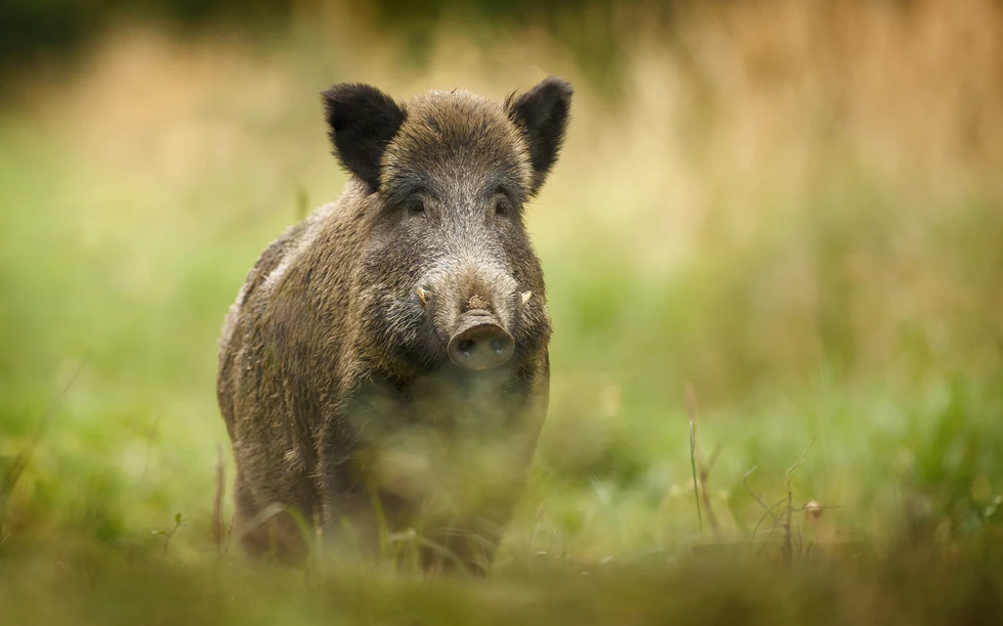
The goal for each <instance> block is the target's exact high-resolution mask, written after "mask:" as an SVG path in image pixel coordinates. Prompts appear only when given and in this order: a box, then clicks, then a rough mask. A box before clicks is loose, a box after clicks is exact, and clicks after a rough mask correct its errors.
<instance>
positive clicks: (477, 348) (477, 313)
mask: <svg viewBox="0 0 1003 626" xmlns="http://www.w3.org/2000/svg"><path fill="white" fill-rule="evenodd" d="M447 351H448V353H449V359H450V360H451V361H452V362H453V363H455V364H457V365H459V366H460V367H464V368H467V369H471V370H487V369H491V368H493V367H498V366H499V365H502V364H504V363H506V362H507V361H508V360H509V359H510V358H512V353H513V352H514V351H515V340H514V339H512V335H510V334H509V333H508V331H506V330H505V329H504V328H502V326H501V324H500V323H499V322H498V318H497V317H495V316H494V315H492V314H491V313H489V312H487V311H485V310H483V309H475V310H472V311H467V312H466V313H464V314H463V315H461V316H460V318H459V320H458V324H457V328H456V332H455V333H453V336H452V338H450V340H449V347H448V348H447Z"/></svg>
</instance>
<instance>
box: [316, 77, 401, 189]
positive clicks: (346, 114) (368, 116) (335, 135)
mask: <svg viewBox="0 0 1003 626" xmlns="http://www.w3.org/2000/svg"><path fill="white" fill-rule="evenodd" d="M321 99H322V100H323V102H324V113H325V118H326V119H327V126H328V131H329V133H330V137H331V143H332V144H334V152H335V154H336V155H337V157H338V159H339V160H340V161H341V164H342V165H344V166H345V168H346V169H348V170H349V171H350V172H352V173H353V174H355V175H356V176H358V177H359V178H361V179H362V180H364V181H365V182H366V183H368V184H369V187H370V188H371V189H373V190H375V189H377V188H378V187H379V186H380V160H381V159H382V158H383V151H384V150H386V148H387V144H388V143H390V140H391V139H393V137H394V135H396V134H397V131H398V130H399V129H400V127H401V124H403V123H404V112H403V111H402V110H401V108H400V107H399V106H397V103H396V102H394V100H393V98H391V97H390V96H388V95H387V94H385V93H383V92H382V91H380V90H379V89H377V88H375V87H371V86H369V85H362V84H349V83H339V84H337V85H334V86H333V87H331V88H330V89H328V90H327V91H325V92H323V93H322V94H321Z"/></svg>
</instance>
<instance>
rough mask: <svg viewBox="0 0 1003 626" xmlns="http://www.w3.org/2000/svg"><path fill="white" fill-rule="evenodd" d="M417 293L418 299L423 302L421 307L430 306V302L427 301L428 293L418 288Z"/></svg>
mask: <svg viewBox="0 0 1003 626" xmlns="http://www.w3.org/2000/svg"><path fill="white" fill-rule="evenodd" d="M416 291H417V292H418V299H419V300H421V306H423V307H425V306H428V300H426V298H425V293H426V292H425V290H424V289H422V288H421V287H418V289H416Z"/></svg>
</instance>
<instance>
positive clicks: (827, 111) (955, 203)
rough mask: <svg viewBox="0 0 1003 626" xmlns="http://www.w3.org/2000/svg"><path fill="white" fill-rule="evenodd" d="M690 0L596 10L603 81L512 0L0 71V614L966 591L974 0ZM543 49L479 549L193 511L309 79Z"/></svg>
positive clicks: (971, 566)
mask: <svg viewBox="0 0 1003 626" xmlns="http://www.w3.org/2000/svg"><path fill="white" fill-rule="evenodd" d="M697 5H698V6H697V7H696V8H694V9H693V10H692V11H690V12H688V13H686V15H685V16H684V17H682V18H680V19H679V21H678V22H676V23H674V24H673V25H672V27H671V28H667V27H666V26H664V25H661V24H659V25H651V26H647V27H646V26H645V20H644V19H643V15H640V17H638V16H634V18H633V19H632V18H631V16H629V15H628V16H626V17H623V16H621V19H622V20H623V22H624V24H625V25H624V26H623V32H622V33H620V35H619V38H618V39H617V40H616V43H617V46H618V50H620V55H619V57H618V58H620V62H621V65H620V66H618V68H617V70H616V79H617V80H616V88H615V89H611V88H610V86H609V84H608V83H606V82H603V81H596V80H592V77H591V76H590V74H589V72H588V71H587V68H583V67H582V65H581V64H580V63H579V62H578V60H577V59H576V57H575V56H574V55H573V54H572V53H571V52H570V51H569V49H568V48H566V47H564V46H562V44H561V43H560V42H559V41H558V40H556V39H553V38H552V37H550V36H549V35H548V34H546V33H545V32H543V31H537V30H534V29H532V28H530V27H528V26H524V27H520V28H518V29H515V28H507V29H506V28H501V27H491V25H490V24H488V23H484V24H480V25H476V24H475V25H473V26H471V25H469V24H463V25H460V24H458V23H455V22H453V21H451V19H450V18H449V17H448V16H447V17H444V18H443V19H442V20H441V21H440V22H439V23H438V24H437V26H436V28H435V31H434V32H433V33H431V34H430V35H429V41H430V42H431V44H430V45H429V48H428V49H427V50H425V52H424V53H423V54H422V55H421V56H422V58H421V60H420V62H419V61H417V60H415V58H414V54H413V52H412V51H411V49H410V48H408V47H407V46H406V45H404V44H403V43H402V42H401V41H400V40H399V39H397V38H395V37H393V36H392V35H389V34H387V33H385V32H383V31H381V30H380V29H379V28H376V27H375V26H374V25H373V24H372V23H371V22H370V21H369V20H368V18H367V16H366V14H365V13H364V12H353V11H352V10H350V9H349V8H348V6H347V5H344V6H339V7H336V8H332V9H329V10H326V11H319V12H312V13H309V14H307V13H304V15H302V16H300V17H299V18H298V19H296V20H294V21H293V23H292V25H291V26H290V27H289V28H288V29H286V30H284V31H282V33H281V34H280V35H274V36H271V37H260V36H251V35H248V34H247V33H246V32H243V31H239V30H227V29H222V28H220V29H216V30H213V31H212V32H208V33H201V34H186V35H182V34H179V33H177V32H174V31H172V30H171V29H169V28H164V27H163V26H161V25H157V24H156V23H149V22H122V23H116V24H115V25H114V26H113V27H110V28H109V29H108V31H107V32H106V33H105V34H104V36H102V37H101V38H100V40H99V41H98V42H97V43H95V44H93V45H91V46H90V47H89V48H88V49H87V50H86V52H85V53H82V54H80V55H79V57H78V58H76V59H75V60H74V63H73V65H72V67H69V68H67V67H65V66H58V65H53V66H40V67H39V68H37V70H35V71H25V72H22V73H20V74H17V75H16V76H15V78H14V79H12V80H15V81H16V83H15V87H16V89H15V92H16V94H17V97H16V98H14V99H12V100H9V101H7V102H6V103H5V104H4V106H3V107H2V108H0V199H2V202H3V209H2V211H0V233H2V235H0V615H2V617H0V622H2V623H6V624H83V623H102V624H119V623H121V624H126V623H135V622H139V623H156V624H161V623H162V624H175V623H178V624H180V623H201V622H206V623H216V624H228V623H234V624H236V623H242V624H255V623H262V624H264V623H269V624H273V623H287V622H288V623H303V624H307V623H322V622H326V623H330V622H335V623H353V624H354V623H360V624H361V623H372V624H376V623H380V624H413V623H435V624H452V623H478V624H488V623H497V624H507V623H523V624H525V623H575V624H584V623H617V624H633V623H638V624H640V623H651V622H653V621H657V622H659V623H668V622H670V621H680V622H683V623H695V624H701V623H708V624H709V623H729V624H732V623H735V624H737V623H748V624H760V623H771V624H785V623H799V624H804V623H812V624H851V623H852V624H858V625H863V624H872V623H873V624H878V623H889V622H892V623H910V624H920V623H930V624H960V623H972V624H974V623H983V622H989V623H991V621H992V619H991V616H992V615H996V616H998V615H999V614H1000V611H1001V610H1003V315H1001V311H1003V289H1001V286H1003V176H1001V172H1003V108H1001V106H1000V103H1001V102H1003V81H1000V80H996V79H995V78H994V77H999V76H1001V75H1003V10H1001V9H1000V6H999V4H998V3H995V2H992V1H990V0H962V1H957V2H952V3H941V2H933V1H928V2H911V3H905V4H901V5H900V4H896V3H883V2H876V3H868V2H849V3H843V4H833V3H825V2H796V1H794V0H777V1H775V2H768V3H751V2H738V3H727V4H723V3H722V4H717V3H706V4H701V3H697ZM586 22H587V20H586ZM548 74H557V75H560V76H562V77H564V78H566V79H568V80H570V81H571V82H572V83H573V84H574V86H575V89H576V91H575V97H574V101H573V105H572V116H573V119H572V122H571V125H570V128H569V134H568V140H567V143H566V146H565V149H564V151H563V153H562V157H561V159H560V161H559V162H558V164H557V166H556V169H555V170H554V172H553V174H552V175H551V177H550V179H549V181H548V183H547V185H546V186H545V188H544V190H543V192H542V193H541V195H540V196H539V197H538V198H537V199H536V200H535V201H534V202H533V203H532V204H531V205H530V206H529V208H528V225H529V228H530V230H531V232H532V236H533V238H534V242H535V245H536V247H537V251H538V253H539V256H540V257H541V260H542V262H543V266H544V270H545V273H546V278H547V283H548V299H549V302H550V307H551V312H552V315H553V318H554V326H555V334H554V339H553V342H552V344H551V364H552V369H553V378H552V394H551V410H550V416H549V418H548V422H547V424H546V426H545V428H544V431H543V435H542V438H541V441H540V444H539V448H538V451H537V455H536V458H535V460H534V465H533V469H532V477H531V482H530V485H529V487H528V489H527V492H526V494H525V497H524V498H523V501H522V502H521V504H520V507H519V510H518V512H517V515H516V518H515V519H514V520H513V523H512V526H511V528H510V530H509V532H508V534H507V535H506V539H505V543H504V545H503V548H502V551H501V553H500V554H499V558H498V562H497V563H496V565H495V568H494V569H493V571H492V573H491V576H490V577H489V579H488V580H486V581H473V580H467V579H465V578H462V577H460V578H450V577H433V578H430V579H426V578H424V577H422V576H420V575H419V574H417V573H415V572H412V571H408V570H407V568H405V569H404V571H398V570H394V569H393V568H392V567H391V563H390V561H391V559H390V558H389V557H384V558H383V559H381V560H380V562H377V563H369V564H364V563H354V562H352V563H347V562H340V561H338V560H331V559H324V558H322V557H321V556H318V557H317V558H314V559H312V560H311V561H310V563H309V564H307V565H306V566H303V567H297V568H289V567H279V566H272V565H262V564H256V563H252V562H250V561H249V560H248V559H246V558H245V557H244V556H243V555H242V554H241V553H240V550H239V548H238V546H237V545H236V543H235V542H233V543H231V542H230V541H229V539H228V538H227V536H226V533H225V531H224V532H223V534H222V536H220V531H219V528H218V526H219V525H220V524H221V523H222V524H223V525H224V526H226V525H227V524H228V523H229V519H230V515H231V512H232V506H231V502H230V499H229V496H230V494H229V488H230V485H229V481H230V479H231V477H232V473H233V472H232V459H231V457H230V450H229V442H228V439H227V435H226V430H225V428H224V425H223V422H222V419H221V417H220V415H219V411H218V408H217V406H216V396H215V372H216V349H217V343H216V342H217V338H218V336H219V332H220V330H221V327H222V322H223V316H224V314H225V312H226V310H227V307H228V306H229V304H230V303H231V302H232V301H233V299H234V298H235V297H236V293H237V290H238V289H239V287H240V284H241V283H242V281H243V279H244V276H245V275H246V273H247V271H248V270H249V268H250V267H251V265H252V264H253V262H254V260H255V259H256V257H257V255H258V254H259V253H260V252H261V250H263V249H264V247H265V246H266V245H267V244H268V243H269V242H270V241H271V240H272V239H274V238H275V237H276V236H277V235H278V234H279V233H280V232H281V231H282V230H283V229H285V228H286V227H287V226H288V225H290V224H292V223H294V222H295V221H296V220H298V219H300V218H302V217H303V216H304V215H305V214H306V213H307V212H308V211H310V210H312V209H313V208H314V207H316V206H319V205H320V204H322V203H325V202H328V201H331V200H333V199H334V198H336V197H337V195H338V194H339V193H340V191H341V189H342V187H343V185H344V183H345V175H344V173H343V172H342V171H341V170H340V169H339V168H338V166H337V164H336V162H335V160H334V158H333V157H332V156H331V155H330V152H329V147H328V143H327V138H326V136H325V129H324V127H323V120H322V117H321V111H320V104H319V97H318V94H319V92H320V91H321V90H322V89H324V88H326V87H327V86H329V85H330V84H331V83H332V82H337V81H342V80H353V81H354V80H361V81H365V82H370V83H373V84H375V85H377V86H379V87H380V88H381V89H384V90H385V91H387V92H388V93H391V94H393V95H395V96H397V97H405V96H407V95H410V94H413V93H416V92H419V91H423V90H425V89H429V88H454V87H459V88H466V89H470V90H471V91H475V92H479V93H484V94H487V95H492V96H496V97H504V96H506V95H507V94H509V93H511V92H512V91H515V90H518V89H525V88H528V87H529V86H531V85H533V84H535V82H536V81H538V80H539V79H540V78H542V77H543V76H545V75H548ZM691 433H693V434H694V435H695V436H694V437H692V438H691ZM691 442H694V443H695V448H694V446H693V445H691ZM220 459H222V465H220V466H219V467H217V466H218V464H219V462H220ZM220 473H222V476H223V478H224V481H223V484H224V493H222V494H221V493H220V488H219V485H218V479H219V475H220ZM694 473H696V474H697V475H698V476H697V481H696V484H697V486H698V487H699V488H698V489H696V490H695V489H694V478H693V477H694ZM220 496H222V498H223V499H222V502H223V508H222V510H221V511H217V510H216V507H217V501H218V499H219V498H220ZM698 502H699V504H698ZM399 541H401V542H407V541H410V539H408V538H406V537H405V538H399Z"/></svg>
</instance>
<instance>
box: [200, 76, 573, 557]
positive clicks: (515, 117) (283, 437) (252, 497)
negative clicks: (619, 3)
mask: <svg viewBox="0 0 1003 626" xmlns="http://www.w3.org/2000/svg"><path fill="white" fill-rule="evenodd" d="M570 97H571V87H570V86H569V85H567V83H564V82H563V81H560V80H558V79H548V80H546V81H544V82H543V83H541V84H540V85H538V86H537V87H536V88H534V89H532V90H531V91H530V92H528V93H527V94H525V95H524V96H522V97H520V98H518V99H510V100H509V101H507V102H505V103H502V102H497V101H494V100H491V99H488V98H483V97H480V96H477V95H474V94H471V93H469V92H466V91H460V90H453V91H433V92H428V93H425V94H421V95H418V96H415V97H413V98H411V99H408V100H406V101H403V102H401V103H396V102H394V100H392V99H391V98H390V97H389V96H387V95H386V94H384V93H382V92H381V91H379V90H378V89H376V88H374V87H370V86H367V85H358V84H340V85H335V86H333V87H331V88H330V89H328V90H327V91H325V92H324V95H323V102H324V109H325V117H326V120H327V123H328V127H329V131H330V134H331V140H332V143H333V146H334V150H335V154H336V155H337V156H338V159H339V160H340V161H341V163H342V165H343V166H344V167H345V168H346V169H347V170H348V171H349V172H351V174H352V178H351V180H350V181H349V183H348V185H347V186H346V188H345V191H344V193H343V194H342V195H341V197H340V198H338V200H337V201H336V202H334V203H333V204H328V205H325V206H323V207H321V208H319V209H317V210H316V211H315V212H314V213H313V214H311V215H310V216H309V217H308V218H307V219H306V220H304V221H303V222H302V223H300V224H297V225H296V226H293V227H292V228H290V229H289V230H288V231H287V232H286V233H284V234H283V235H282V236H281V237H279V238H278V239H277V240H276V241H275V242H274V243H273V244H272V245H271V246H270V247H269V248H268V249H267V250H265V252H264V253H263V254H262V255H261V257H260V258H259V259H258V261H257V263H256V264H255V265H254V267H253V268H252V270H251V272H250V273H249V274H248V276H247V279H246V281H245V283H244V286H243V287H242V288H241V290H240V294H239V295H238V298H237V301H236V302H235V303H234V304H233V306H231V308H230V311H229V314H228V315H227V318H226V322H225V324H224V329H223V332H222V335H221V338H220V351H219V373H218V380H217V393H218V399H219V405H220V410H221V412H222V414H223V418H224V419H225V421H226V426H227V430H228V432H229V435H230V438H231V440H232V444H233V450H234V456H235V459H236V464H237V473H236V478H235V499H236V505H237V523H238V526H242V530H238V534H239V535H240V536H242V538H243V544H244V545H245V547H246V548H248V549H249V550H250V551H251V552H254V553H261V552H266V551H268V550H269V549H270V548H271V547H272V546H274V547H276V548H277V549H278V551H279V554H280V555H285V556H290V557H295V556H297V555H301V554H302V551H303V550H304V544H303V543H302V541H301V540H300V535H299V532H298V529H297V527H296V524H295V523H294V522H293V518H292V517H290V516H288V515H278V516H276V517H274V518H272V519H271V520H270V521H269V522H268V523H266V524H260V525H257V522H255V521H254V520H255V519H256V517H257V516H259V515H261V514H263V512H267V511H268V509H269V507H271V506H273V505H283V506H292V507H294V508H296V509H297V510H298V511H299V513H300V514H301V516H302V518H303V519H306V520H312V519H314V518H315V516H316V517H319V518H320V519H321V521H322V523H323V525H324V530H325V543H328V542H329V539H330V537H331V536H332V535H334V536H337V534H338V531H339V530H340V529H341V524H342V522H343V521H347V522H349V523H351V524H354V525H355V526H356V528H357V530H360V531H361V532H362V533H363V536H364V537H367V538H368V541H369V543H370V545H373V542H375V541H376V540H375V533H376V529H377V528H379V527H380V525H379V524H378V523H377V521H376V519H375V518H374V517H373V515H374V511H373V507H372V501H373V500H372V498H373V497H375V498H377V499H378V500H379V502H380V503H381V508H382V511H383V515H384V516H385V521H386V523H387V526H388V528H389V529H390V530H391V531H395V530H405V529H407V528H409V527H415V528H418V529H419V530H422V529H424V531H427V532H428V533H430V534H434V533H435V532H436V531H437V529H438V530H441V529H443V528H450V529H453V530H456V529H462V530H463V531H464V532H465V533H467V534H468V535H469V536H477V537H479V538H481V539H487V540H488V544H490V545H494V544H496V543H497V541H498V540H499V539H500V533H501V530H502V529H503V528H504V525H505V523H506V521H507V519H508V516H509V514H510V511H511V508H512V506H513V504H514V502H515V500H516V498H517V497H518V493H519V490H520V487H521V484H522V481H523V478H524V475H525V470H526V468H527V466H528V464H529V461H530V459H531V456H532V452H533V450H534V448H535V444H536V439H537V437H538V435H539V432H540V428H541V426H542V423H543V420H544V418H545V416H546V412H547V404H548V394H549V392H548V390H549V372H550V366H549V356H548V345H549V341H550V334H551V322H550V315H549V311H548V308H547V300H546V290H545V285H544V281H543V271H542V268H541V266H540V262H539V259H537V257H536V255H535V253H534V252H533V248H532V245H531V242H530V240H529V236H528V234H527V232H526V230H525V228H524V224H523V211H524V206H523V205H524V203H525V202H527V201H528V200H529V199H530V198H531V197H532V196H533V195H534V194H535V193H536V192H537V190H538V189H539V187H540V185H541V184H542V183H543V180H544V179H545V177H546V175H547V173H548V172H549V171H550V169H551V167H552V166H553V165H554V162H555V161H556V159H557V155H558V152H559V151H560V146H561V143H562V141H563V137H564V132H565V128H566V125H567V120H568V108H569V103H570ZM419 287H420V288H421V293H422V294H423V297H419V295H418V293H419V291H418V288H419ZM527 292H532V294H533V297H532V298H530V299H528V300H527V299H524V298H523V297H522V294H523V293H527ZM474 305H476V306H474ZM471 308H476V309H477V310H478V311H479V312H478V315H488V316H490V318H491V319H492V320H493V321H494V323H496V324H497V325H498V327H499V328H502V329H504V330H505V332H507V333H508V334H509V335H510V336H511V337H512V339H513V341H514V344H515V348H514V352H513V353H512V356H511V357H510V359H509V360H508V361H507V362H505V363H504V364H503V365H500V366H498V367H495V368H493V369H489V370H485V371H476V372H474V371H469V370H464V369H463V368H461V367H458V366H457V365H455V364H454V363H452V362H451V360H450V358H449V356H448V355H447V344H448V343H449V340H450V337H451V336H452V335H453V334H454V333H456V332H457V331H456V329H457V328H458V327H459V325H460V322H461V320H462V319H463V316H464V315H466V312H467V310H468V309H471ZM471 314H472V313H471ZM472 442H478V444H477V445H478V446H479V447H478V448H477V449H478V450H482V448H483V446H484V445H488V447H489V448H491V449H492V450H494V452H492V453H490V454H489V453H485V452H483V451H481V452H478V453H476V454H468V453H467V452H464V451H465V450H467V449H468V448H470V446H471V445H473V444H472ZM415 458H418V459H419V460H418V461H415V460H414V459H415ZM499 458H500V459H504V461H503V462H502V463H501V467H502V469H501V470H499V467H496V466H492V468H489V467H488V466H489V461H490V460H491V459H495V460H497V459H499ZM407 459H411V460H407ZM491 462H494V461H491ZM414 463H418V467H426V468H427V469H425V470H422V471H419V470H417V469H415V467H416V466H415V465H414ZM474 478H476V479H477V481H478V482H477V485H478V487H479V488H480V489H479V490H478V491H477V493H478V494H479V495H476V496H471V495H470V493H471V492H470V490H469V489H466V488H464V486H463V485H461V484H457V481H458V480H467V479H470V480H474ZM454 535H455V533H454V534H453V535H451V537H453V536H454ZM447 547H448V548H449V549H450V550H452V551H453V552H454V553H456V554H457V555H459V556H460V558H461V560H462V561H463V562H464V563H466V564H467V565H468V566H469V567H472V568H475V569H481V568H483V567H484V566H485V564H486V563H490V561H491V558H492V556H493V553H494V550H493V548H490V547H489V548H483V547H481V548H477V549H475V548H473V547H471V544H469V543H465V542H463V541H461V540H459V539H452V538H451V539H449V542H448V545H447ZM435 558H436V557H435V554H434V553H431V552H423V559H424V562H425V563H426V565H430V564H431V563H432V562H433V561H434V560H435Z"/></svg>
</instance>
